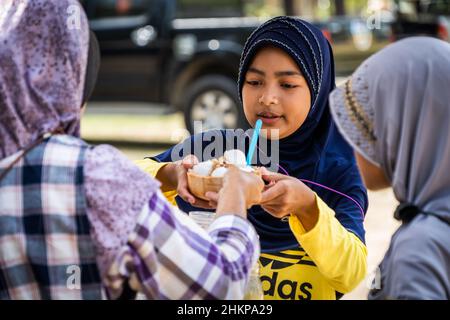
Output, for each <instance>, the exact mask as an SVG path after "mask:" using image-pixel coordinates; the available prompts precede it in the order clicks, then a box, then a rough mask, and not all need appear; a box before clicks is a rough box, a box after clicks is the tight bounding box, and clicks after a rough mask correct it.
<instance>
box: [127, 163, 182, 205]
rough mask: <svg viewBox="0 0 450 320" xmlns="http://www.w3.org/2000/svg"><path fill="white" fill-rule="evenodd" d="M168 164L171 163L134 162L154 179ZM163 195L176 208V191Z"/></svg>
mask: <svg viewBox="0 0 450 320" xmlns="http://www.w3.org/2000/svg"><path fill="white" fill-rule="evenodd" d="M168 163H169V162H157V161H154V160H151V159H143V160H136V161H134V164H136V165H137V166H138V167H139V168H140V169H141V170H143V171H144V172H146V173H148V174H149V175H151V176H152V177H153V178H156V175H157V174H158V171H159V170H161V168H162V167H164V166H165V165H167V164H168ZM163 194H164V196H165V197H166V198H167V200H169V202H170V203H171V204H173V205H174V206H176V205H177V203H176V202H175V197H176V196H177V191H176V190H170V191H166V192H164V193H163Z"/></svg>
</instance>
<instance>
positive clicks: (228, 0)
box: [176, 0, 243, 18]
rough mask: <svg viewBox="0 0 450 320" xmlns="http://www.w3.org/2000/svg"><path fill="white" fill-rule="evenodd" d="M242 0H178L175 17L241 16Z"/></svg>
mask: <svg viewBox="0 0 450 320" xmlns="http://www.w3.org/2000/svg"><path fill="white" fill-rule="evenodd" d="M242 15H243V0H213V1H211V0H178V1H177V10H176V17H177V18H217V17H241V16H242Z"/></svg>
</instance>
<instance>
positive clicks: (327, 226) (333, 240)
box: [289, 195, 367, 293]
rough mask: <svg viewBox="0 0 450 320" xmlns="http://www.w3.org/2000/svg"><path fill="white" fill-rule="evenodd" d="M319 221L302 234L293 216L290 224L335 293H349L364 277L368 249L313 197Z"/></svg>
mask: <svg viewBox="0 0 450 320" xmlns="http://www.w3.org/2000/svg"><path fill="white" fill-rule="evenodd" d="M316 204H317V207H318V209H319V220H318V221H317V223H316V225H315V226H314V228H312V229H311V230H309V231H308V232H306V231H305V229H304V228H303V225H302V223H301V221H300V220H299V219H298V218H297V216H295V215H291V216H290V218H289V225H290V227H291V230H292V232H293V233H294V235H295V237H296V239H297V241H298V242H299V243H300V244H301V246H302V247H303V249H305V251H306V252H307V253H308V255H309V256H310V258H311V259H312V260H313V261H314V263H315V264H316V266H317V268H318V269H319V271H320V273H321V274H322V275H323V276H324V277H325V278H326V279H327V280H328V282H329V284H330V285H331V286H332V287H333V288H334V289H335V290H336V291H338V292H341V293H347V292H350V291H352V290H353V289H354V288H355V287H356V286H357V285H358V284H359V283H360V282H361V281H362V280H363V279H364V277H365V276H366V272H367V248H366V246H365V245H364V243H362V241H361V240H360V239H359V238H358V237H357V236H356V235H355V234H353V233H352V232H350V231H348V230H347V229H345V228H344V226H342V225H341V223H340V222H339V221H338V220H337V219H336V218H335V216H334V211H333V210H332V209H331V208H329V207H328V206H327V204H326V203H325V202H323V201H322V199H320V198H319V196H317V195H316Z"/></svg>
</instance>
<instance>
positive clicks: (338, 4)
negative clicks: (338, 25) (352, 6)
mask: <svg viewBox="0 0 450 320" xmlns="http://www.w3.org/2000/svg"><path fill="white" fill-rule="evenodd" d="M334 6H335V8H336V12H335V14H336V15H337V16H345V2H344V0H334Z"/></svg>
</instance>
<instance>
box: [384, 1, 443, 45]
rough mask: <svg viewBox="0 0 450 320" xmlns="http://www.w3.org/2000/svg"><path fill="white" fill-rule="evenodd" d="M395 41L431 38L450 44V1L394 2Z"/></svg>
mask: <svg viewBox="0 0 450 320" xmlns="http://www.w3.org/2000/svg"><path fill="white" fill-rule="evenodd" d="M395 5H396V9H395V15H396V18H395V22H394V23H393V24H392V31H393V36H394V37H395V40H399V39H402V38H405V37H410V36H418V35H423V36H432V37H436V38H439V39H442V40H444V41H449V42H450V0H395Z"/></svg>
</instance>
